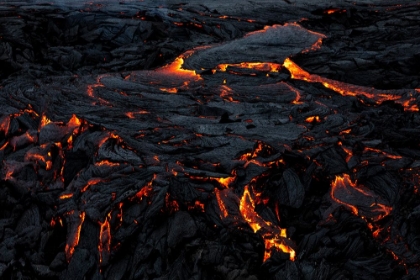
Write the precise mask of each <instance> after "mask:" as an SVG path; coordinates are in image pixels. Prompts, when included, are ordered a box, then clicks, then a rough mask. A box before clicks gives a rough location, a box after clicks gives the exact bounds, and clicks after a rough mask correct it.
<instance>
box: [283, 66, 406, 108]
mask: <svg viewBox="0 0 420 280" xmlns="http://www.w3.org/2000/svg"><path fill="white" fill-rule="evenodd" d="M283 66H284V67H285V68H287V70H289V72H290V74H291V77H292V79H297V80H304V81H307V82H311V83H321V84H322V85H323V86H324V87H326V88H329V89H331V90H333V91H335V92H337V93H339V94H341V95H343V96H360V95H363V96H365V97H367V98H370V99H372V100H374V101H375V102H376V103H377V104H381V103H382V102H384V101H387V100H398V99H400V98H401V96H399V95H393V94H386V93H374V91H375V90H372V89H368V88H363V87H360V86H355V85H351V84H347V83H343V82H339V81H334V80H331V79H327V78H323V77H321V76H318V75H313V74H310V73H308V72H306V71H305V70H303V69H302V68H300V67H299V66H298V65H297V64H296V63H294V62H293V61H292V60H291V59H289V58H286V60H285V61H284V63H283Z"/></svg>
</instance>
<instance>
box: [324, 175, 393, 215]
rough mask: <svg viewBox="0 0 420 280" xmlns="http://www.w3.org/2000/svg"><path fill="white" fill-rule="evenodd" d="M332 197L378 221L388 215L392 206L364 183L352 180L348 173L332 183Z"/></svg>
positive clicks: (353, 210)
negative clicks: (360, 183) (359, 183)
mask: <svg viewBox="0 0 420 280" xmlns="http://www.w3.org/2000/svg"><path fill="white" fill-rule="evenodd" d="M330 195H331V198H332V199H333V200H334V201H335V202H337V203H339V204H341V205H344V206H345V207H347V208H349V209H350V210H351V211H352V212H353V214H354V215H357V216H361V217H362V218H368V219H371V220H372V221H378V220H381V219H383V218H384V217H386V216H388V215H389V214H390V213H391V211H392V207H391V206H388V205H386V204H385V202H384V201H383V199H382V198H381V197H380V196H379V195H377V194H376V193H374V192H373V191H371V190H370V189H368V188H367V187H365V186H363V185H358V184H357V182H352V181H351V179H350V176H349V175H348V174H344V175H343V176H336V177H335V180H334V182H332V184H331V192H330Z"/></svg>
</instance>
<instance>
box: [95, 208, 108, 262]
mask: <svg viewBox="0 0 420 280" xmlns="http://www.w3.org/2000/svg"><path fill="white" fill-rule="evenodd" d="M110 220H111V213H108V215H107V216H106V218H105V221H104V222H103V223H101V222H99V225H100V231H99V245H98V251H99V263H100V264H101V265H106V264H107V263H108V259H109V254H110V251H111V225H110V223H109V222H110Z"/></svg>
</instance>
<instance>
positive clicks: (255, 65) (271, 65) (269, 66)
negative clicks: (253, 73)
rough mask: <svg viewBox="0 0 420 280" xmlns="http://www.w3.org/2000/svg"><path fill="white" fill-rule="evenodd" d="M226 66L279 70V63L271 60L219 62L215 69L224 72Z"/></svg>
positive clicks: (264, 70)
mask: <svg viewBox="0 0 420 280" xmlns="http://www.w3.org/2000/svg"><path fill="white" fill-rule="evenodd" d="M228 67H236V68H243V69H253V70H257V71H262V72H279V70H280V69H281V65H280V64H278V63H271V62H241V63H235V64H219V65H217V70H219V71H221V72H226V69H227V68H228Z"/></svg>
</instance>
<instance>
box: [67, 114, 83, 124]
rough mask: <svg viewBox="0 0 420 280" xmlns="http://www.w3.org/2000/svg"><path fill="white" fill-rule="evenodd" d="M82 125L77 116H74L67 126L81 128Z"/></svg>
mask: <svg viewBox="0 0 420 280" xmlns="http://www.w3.org/2000/svg"><path fill="white" fill-rule="evenodd" d="M81 124H82V121H81V120H80V119H79V118H78V117H76V115H75V114H73V115H72V117H71V119H70V120H69V122H68V124H67V125H68V126H69V127H79V126H80V125H81Z"/></svg>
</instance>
